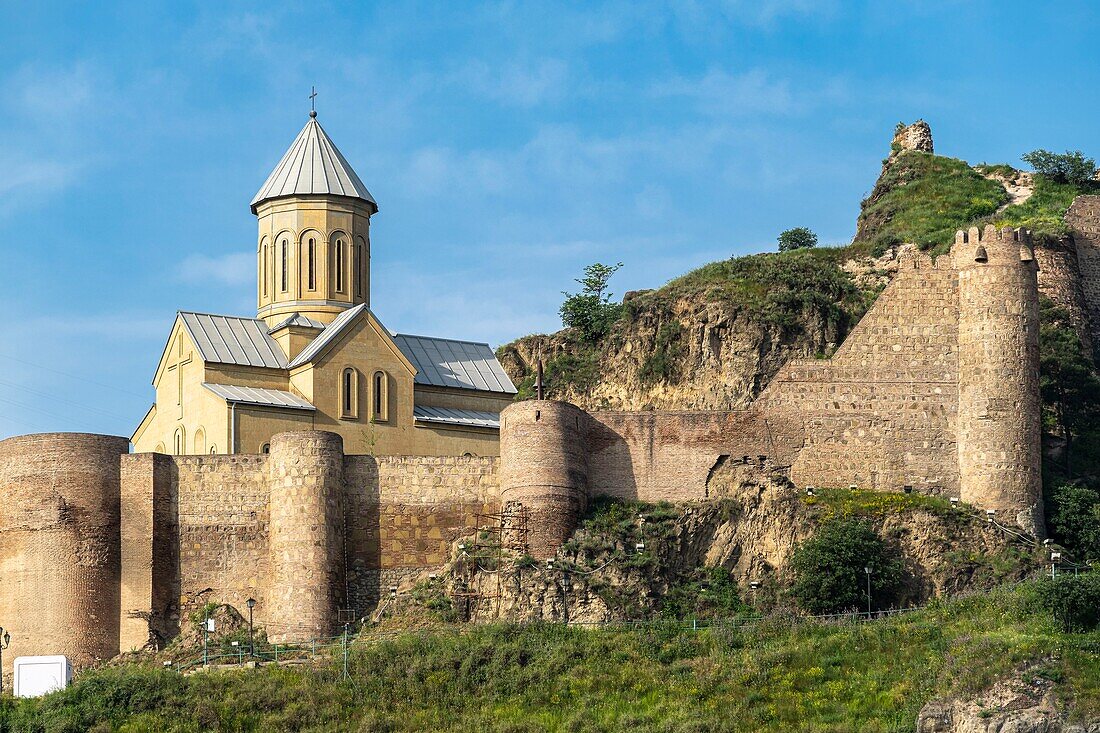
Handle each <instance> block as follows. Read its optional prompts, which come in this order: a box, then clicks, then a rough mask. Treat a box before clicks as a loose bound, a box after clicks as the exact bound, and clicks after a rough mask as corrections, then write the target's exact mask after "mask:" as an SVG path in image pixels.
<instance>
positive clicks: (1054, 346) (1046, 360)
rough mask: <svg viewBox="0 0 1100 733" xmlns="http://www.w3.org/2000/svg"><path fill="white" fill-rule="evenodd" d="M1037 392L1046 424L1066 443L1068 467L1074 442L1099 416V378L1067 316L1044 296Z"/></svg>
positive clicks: (1066, 462) (1040, 324) (1040, 305)
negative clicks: (1040, 398) (1041, 400)
mask: <svg viewBox="0 0 1100 733" xmlns="http://www.w3.org/2000/svg"><path fill="white" fill-rule="evenodd" d="M1039 392H1040V394H1041V395H1042V398H1043V411H1044V413H1045V415H1044V417H1045V422H1046V423H1047V424H1048V426H1049V427H1050V428H1053V429H1054V430H1055V431H1056V432H1057V433H1058V434H1060V435H1062V436H1063V437H1064V438H1065V440H1066V448H1065V456H1064V459H1065V464H1066V467H1067V468H1068V467H1069V465H1070V447H1071V444H1072V442H1073V440H1074V439H1075V438H1077V437H1079V436H1080V435H1081V434H1082V433H1083V432H1085V431H1088V430H1091V428H1092V426H1093V424H1094V423H1095V421H1096V419H1097V418H1098V417H1100V379H1097V376H1096V373H1095V372H1094V371H1093V366H1092V362H1091V361H1090V360H1089V358H1088V357H1087V356H1086V355H1085V351H1084V347H1083V346H1082V345H1081V339H1080V338H1079V337H1078V336H1077V332H1076V331H1075V330H1074V329H1073V327H1072V326H1071V325H1070V319H1069V314H1068V313H1067V312H1066V311H1065V309H1063V308H1060V307H1059V306H1057V305H1055V304H1054V302H1053V301H1051V300H1050V299H1049V298H1045V297H1044V298H1043V299H1042V300H1041V301H1040V304H1039Z"/></svg>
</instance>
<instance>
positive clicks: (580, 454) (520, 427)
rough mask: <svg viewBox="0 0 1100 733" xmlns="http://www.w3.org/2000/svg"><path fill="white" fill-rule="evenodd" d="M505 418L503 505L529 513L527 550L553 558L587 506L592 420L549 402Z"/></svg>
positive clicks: (518, 406) (517, 406)
mask: <svg viewBox="0 0 1100 733" xmlns="http://www.w3.org/2000/svg"><path fill="white" fill-rule="evenodd" d="M500 417H501V426H500V457H501V466H502V468H503V470H502V474H501V503H502V505H503V506H504V508H505V510H506V511H508V512H515V511H517V510H519V509H520V508H523V509H525V510H526V512H527V527H528V534H527V546H528V551H529V552H530V553H531V555H532V556H534V557H535V558H538V559H543V558H547V557H550V556H551V555H553V554H554V552H555V551H556V550H557V548H558V547H559V546H560V545H561V543H562V542H564V541H565V540H566V539H568V537H569V536H570V535H571V534H573V530H574V529H575V528H576V526H577V523H578V522H579V521H580V517H581V516H582V515H583V514H584V511H585V508H586V507H587V504H588V491H589V445H588V430H589V425H590V420H589V417H588V415H587V414H586V413H585V412H584V411H582V410H580V409H579V408H577V407H574V406H573V405H570V404H568V403H565V402H553V401H550V400H530V401H527V402H519V403H514V404H512V405H510V406H509V407H507V408H506V409H505V410H504V411H503V412H502V413H501V416H500Z"/></svg>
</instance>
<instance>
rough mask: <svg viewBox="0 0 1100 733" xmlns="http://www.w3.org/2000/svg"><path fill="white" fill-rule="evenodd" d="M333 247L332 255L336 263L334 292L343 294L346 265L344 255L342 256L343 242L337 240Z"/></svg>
mask: <svg viewBox="0 0 1100 733" xmlns="http://www.w3.org/2000/svg"><path fill="white" fill-rule="evenodd" d="M334 247H335V251H334V253H333V259H334V261H335V263H336V273H335V278H334V280H335V283H336V292H338V293H342V292H344V275H345V273H344V269H345V267H346V266H347V263H346V262H345V261H344V260H345V259H346V255H345V254H344V240H342V239H337V240H336V244H335V245H334Z"/></svg>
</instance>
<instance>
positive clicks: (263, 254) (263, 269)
mask: <svg viewBox="0 0 1100 733" xmlns="http://www.w3.org/2000/svg"><path fill="white" fill-rule="evenodd" d="M260 281H261V283H262V284H261V285H260V288H261V292H262V293H263V295H264V297H265V298H266V297H267V240H266V239H265V240H264V244H263V246H262V247H261V248H260Z"/></svg>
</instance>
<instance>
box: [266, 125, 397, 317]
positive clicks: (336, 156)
mask: <svg viewBox="0 0 1100 733" xmlns="http://www.w3.org/2000/svg"><path fill="white" fill-rule="evenodd" d="M377 212H378V204H377V203H375V201H374V198H373V197H372V196H371V194H370V192H369V191H368V190H367V187H366V186H364V185H363V182H362V181H361V180H360V179H359V176H358V175H356V173H355V171H354V170H353V169H352V167H351V165H349V164H348V162H347V160H345V158H344V156H343V155H341V154H340V151H339V150H338V149H337V148H336V145H335V144H333V142H332V140H331V139H330V138H329V136H328V135H327V134H326V133H325V131H324V129H323V128H322V127H321V124H320V123H319V122H318V121H317V113H316V112H310V117H309V121H308V122H307V123H306V126H305V127H303V128H302V131H301V132H300V133H298V137H296V138H295V139H294V142H293V143H292V144H291V146H290V149H289V150H287V151H286V154H285V155H284V156H283V159H282V160H281V161H279V164H278V165H277V166H276V167H275V170H273V171H272V172H271V175H270V176H268V178H267V181H265V182H264V185H263V186H262V187H261V188H260V190H259V192H258V193H257V194H256V196H255V198H253V199H252V213H253V214H255V215H256V217H257V219H258V220H259V236H258V237H257V240H256V242H257V243H256V280H257V292H256V298H257V312H258V317H259V318H262V319H263V320H264V321H266V322H267V324H268V326H274V325H276V324H278V323H279V322H281V321H283V320H284V319H285V318H287V317H288V316H290V315H292V314H294V313H300V314H301V315H303V316H305V317H307V318H310V319H313V320H315V321H319V322H321V323H331V322H332V320H333V319H335V318H336V316H338V315H339V314H340V313H341V312H342V311H344V310H346V309H348V308H351V307H353V306H356V305H359V304H360V303H367V304H368V306H369V304H370V218H371V216H372V215H374V214H375V213H377Z"/></svg>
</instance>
